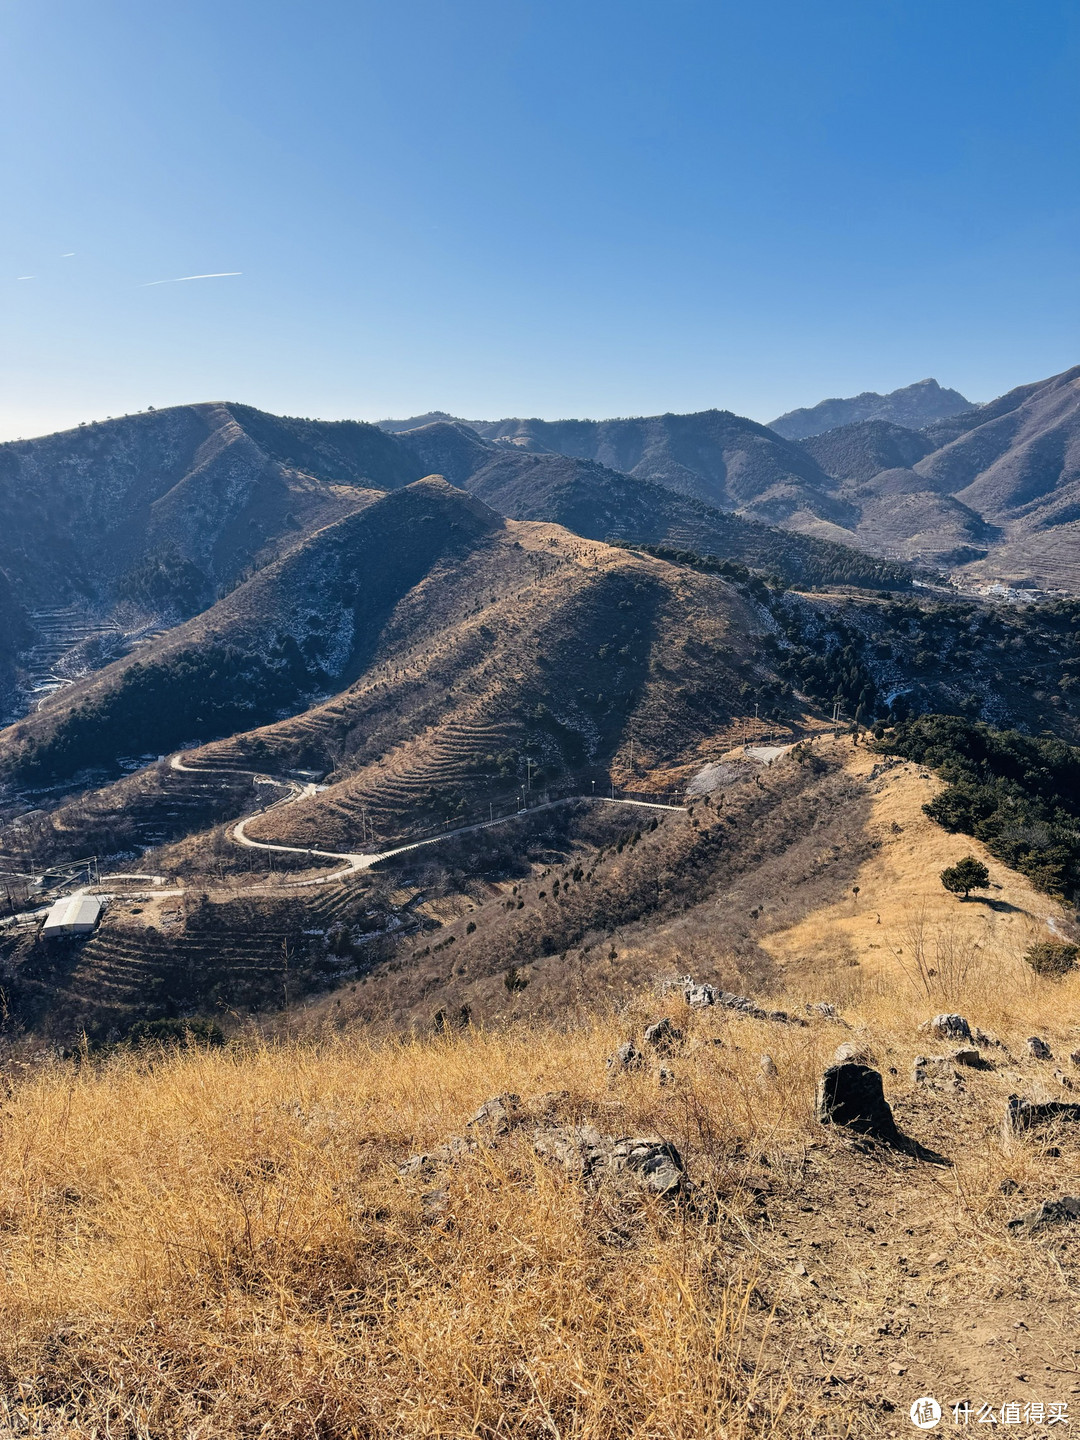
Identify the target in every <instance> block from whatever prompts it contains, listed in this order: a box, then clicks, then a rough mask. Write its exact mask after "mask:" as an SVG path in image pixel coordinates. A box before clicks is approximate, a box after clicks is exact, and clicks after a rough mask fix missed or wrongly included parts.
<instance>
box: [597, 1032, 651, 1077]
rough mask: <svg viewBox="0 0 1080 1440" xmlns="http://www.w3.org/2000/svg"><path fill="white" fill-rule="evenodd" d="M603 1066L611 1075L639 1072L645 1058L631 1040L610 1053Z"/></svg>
mask: <svg viewBox="0 0 1080 1440" xmlns="http://www.w3.org/2000/svg"><path fill="white" fill-rule="evenodd" d="M605 1064H606V1065H607V1068H608V1069H609V1070H610V1071H611V1073H612V1074H613V1075H621V1074H624V1073H625V1072H626V1071H628V1070H640V1069H641V1067H642V1066H643V1065H644V1064H645V1056H644V1055H642V1053H641V1051H640V1050H639V1049H638V1048H637V1046H636V1045H635V1044H634V1042H633V1041H632V1040H627V1041H625V1043H624V1044H622V1045H620V1046H619V1048H618V1049H617V1050H613V1051H612V1052H611V1054H610V1055H609V1056H608V1057H607V1060H606V1061H605Z"/></svg>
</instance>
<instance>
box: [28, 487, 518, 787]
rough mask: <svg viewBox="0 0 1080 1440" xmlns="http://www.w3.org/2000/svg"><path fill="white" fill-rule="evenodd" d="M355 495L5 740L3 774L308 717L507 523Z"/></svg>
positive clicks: (449, 504)
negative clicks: (392, 627) (351, 506)
mask: <svg viewBox="0 0 1080 1440" xmlns="http://www.w3.org/2000/svg"><path fill="white" fill-rule="evenodd" d="M353 495H354V497H355V502H354V503H357V504H361V505H362V508H360V509H358V510H355V511H354V513H353V514H351V515H347V516H346V517H345V518H344V519H342V520H336V521H334V522H333V523H331V524H329V525H327V526H324V527H323V528H322V529H320V530H316V531H315V532H314V533H313V534H312V535H310V536H309V537H308V538H307V539H305V540H304V541H303V542H301V543H300V544H299V545H297V546H296V547H295V548H294V549H293V550H291V551H290V552H289V553H288V554H286V555H285V556H284V557H283V558H282V559H280V560H276V561H273V562H272V563H270V564H268V565H266V566H265V567H264V568H263V569H261V570H259V571H258V572H257V573H256V574H255V575H254V576H253V577H252V578H251V579H250V580H247V581H245V582H244V583H243V584H242V585H240V586H238V588H237V589H236V590H234V591H233V592H232V593H231V594H230V595H228V596H227V597H226V598H225V599H223V600H220V601H218V603H217V604H216V605H214V606H212V607H211V608H210V609H209V610H207V611H205V612H204V613H203V614H201V615H199V616H197V617H196V618H195V619H193V620H189V621H187V622H186V623H185V624H183V625H180V626H176V627H174V628H173V629H171V630H169V631H167V632H166V633H165V634H164V635H162V636H160V637H159V638H158V639H156V640H154V641H153V642H151V643H150V644H149V645H147V646H146V647H144V648H143V649H141V650H140V651H138V652H137V654H135V655H134V656H129V657H127V658H125V659H122V660H119V661H116V662H115V663H114V664H112V665H110V666H108V667H107V668H105V669H104V670H102V671H100V672H98V673H96V674H94V675H91V676H89V677H87V678H86V679H84V680H82V681H80V682H78V683H76V684H74V685H72V686H70V687H68V688H67V689H65V690H62V691H60V692H59V693H58V694H56V695H55V696H53V697H52V698H51V699H49V700H48V701H46V702H45V704H44V705H42V706H41V707H40V708H39V709H38V710H37V711H36V712H35V713H34V714H32V715H30V716H28V717H27V718H26V719H25V720H23V721H21V722H20V723H19V724H17V725H16V726H14V727H10V728H9V729H8V730H6V731H4V732H2V734H0V762H2V763H3V765H4V766H5V768H6V769H7V770H8V772H9V773H12V774H16V775H22V776H25V777H27V778H35V777H36V778H42V779H50V778H53V779H55V778H64V777H67V776H70V775H72V774H73V773H74V772H75V771H78V770H80V769H83V768H84V767H86V766H104V767H109V766H111V765H113V764H114V763H115V761H116V758H117V757H118V756H119V755H124V754H139V753H141V752H142V751H146V750H148V751H150V752H151V753H160V752H162V751H166V750H170V749H173V748H175V747H176V746H177V745H178V744H180V743H181V742H182V741H183V740H185V739H190V738H191V737H192V736H194V735H199V734H203V735H205V734H206V733H207V732H209V733H211V734H213V733H217V734H221V733H226V734H228V733H231V731H233V730H235V729H240V728H246V725H248V724H250V723H252V722H253V721H257V720H261V719H269V718H271V717H272V716H273V715H275V714H278V713H281V712H282V710H283V709H284V710H287V711H294V710H296V709H298V708H303V707H304V705H305V703H306V702H308V701H310V699H311V697H312V696H313V695H314V694H316V693H317V692H318V691H320V690H325V689H326V688H331V689H332V688H335V687H337V686H340V685H341V684H343V683H346V682H347V680H348V679H349V678H351V677H352V676H353V675H354V674H356V673H358V672H359V671H360V670H362V669H363V668H364V667H365V666H366V665H367V664H368V663H370V659H371V656H372V654H373V653H374V652H375V650H376V649H377V647H378V644H379V637H380V632H381V630H382V628H383V626H384V625H385V624H386V623H387V621H388V619H389V617H390V616H391V614H392V613H393V611H394V608H395V606H396V605H398V603H399V602H400V601H401V600H402V599H403V598H404V597H405V596H407V595H408V593H409V592H410V591H411V590H412V588H413V587H414V586H416V585H417V584H418V583H419V582H420V581H421V580H423V579H424V578H425V577H429V576H430V574H431V572H432V570H433V569H435V568H437V567H438V566H439V565H440V564H442V565H446V566H448V567H450V568H452V567H453V565H454V563H455V561H456V560H457V558H458V557H460V556H462V555H464V554H467V553H468V551H469V550H470V549H472V548H474V547H475V546H477V545H483V543H484V541H485V540H486V538H487V537H489V536H490V535H491V534H492V533H493V532H495V531H497V530H498V528H499V524H500V522H499V518H498V517H497V516H496V515H495V514H494V513H493V512H491V511H490V510H488V509H487V508H486V507H485V506H483V505H482V504H481V503H480V502H479V501H477V500H474V499H472V498H471V497H470V496H467V495H465V494H464V493H462V492H461V491H458V490H455V489H453V487H451V486H449V485H447V484H446V482H445V481H443V480H440V479H438V478H437V477H432V478H431V479H429V480H426V481H421V482H416V483H415V484H413V485H410V486H407V487H405V488H403V489H402V490H399V491H395V492H391V493H389V494H387V495H383V496H378V495H375V494H372V493H371V492H363V491H355V492H353Z"/></svg>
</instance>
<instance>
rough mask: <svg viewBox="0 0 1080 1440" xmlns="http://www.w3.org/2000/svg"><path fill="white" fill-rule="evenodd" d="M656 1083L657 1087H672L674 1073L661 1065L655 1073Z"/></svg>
mask: <svg viewBox="0 0 1080 1440" xmlns="http://www.w3.org/2000/svg"><path fill="white" fill-rule="evenodd" d="M656 1083H657V1084H658V1085H674V1084H675V1071H674V1070H669V1069H668V1067H667V1066H666V1065H661V1066H660V1069H659V1070H658V1071H657V1072H656Z"/></svg>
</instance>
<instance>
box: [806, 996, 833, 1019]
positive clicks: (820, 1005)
mask: <svg viewBox="0 0 1080 1440" xmlns="http://www.w3.org/2000/svg"><path fill="white" fill-rule="evenodd" d="M806 1012H807V1014H808V1015H821V1016H822V1017H823V1018H824V1019H826V1020H839V1019H840V1012H839V1011H838V1010H837V1008H836V1006H835V1005H833V1004H831V1003H830V1002H829V1001H828V1000H814V1001H811V1002H810V1003H809V1004H808V1005H807V1007H806Z"/></svg>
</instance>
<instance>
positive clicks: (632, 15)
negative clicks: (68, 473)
mask: <svg viewBox="0 0 1080 1440" xmlns="http://www.w3.org/2000/svg"><path fill="white" fill-rule="evenodd" d="M1078 74H1080V7H1078V6H1077V5H1076V4H1075V3H1073V0H1037V3H1035V4H1031V3H1025V0H1009V3H1005V0H977V3H976V0H926V3H924V0H906V3H896V0H850V3H849V0H817V3H811V0H738V3H730V0H708V3H701V0H617V3H615V0H380V3H367V0H350V3H344V0H303V3H301V0H289V3H285V0H259V3H254V0H217V3H213V4H211V3H207V0H185V3H183V4H181V5H168V6H166V5H154V4H147V3H146V0H138V3H133V0H0V121H2V125H3V135H2V138H0V187H2V188H0V195H2V196H3V204H2V205H0V305H2V310H0V437H3V438H10V437H13V436H19V435H32V434H39V433H42V432H45V431H48V430H51V429H55V428H59V427H61V426H66V425H71V424H75V423H77V422H78V421H80V420H86V419H91V418H95V417H100V416H104V415H107V414H111V415H118V414H122V413H126V412H128V411H134V410H140V409H143V408H145V407H146V406H148V405H155V406H157V407H161V406H164V405H170V404H177V403H183V402H188V401H194V400H204V399H230V400H242V401H246V402H248V403H251V404H255V405H260V406H262V407H264V408H266V409H270V410H274V411H278V412H280V413H287V414H297V415H319V416H325V417H340V416H354V417H358V418H363V419H377V418H381V417H383V416H387V415H395V416H400V415H407V414H414V413H417V412H419V411H423V410H427V409H429V408H440V409H446V410H450V411H452V412H454V413H457V414H462V415H465V416H467V417H470V418H487V417H492V418H493V417H497V416H502V415H510V414H516V415H541V416H547V417H556V416H569V415H588V416H594V417H596V416H602V415H618V414H623V415H625V414H643V413H656V412H659V411H664V410H683V411H685V410H696V409H703V408H706V407H708V406H712V405H716V406H720V407H723V408H727V409H732V410H735V411H737V412H739V413H741V414H748V415H751V416H753V417H754V418H755V419H759V420H768V419H770V418H771V417H772V416H773V415H775V414H778V413H779V412H781V411H783V410H786V409H789V408H791V407H793V406H795V405H800V404H811V403H813V402H815V401H817V400H819V399H821V398H823V397H824V396H826V395H835V394H853V393H856V392H858V391H859V390H863V389H877V390H886V389H891V388H893V387H895V386H897V385H902V384H907V383H909V382H910V381H912V380H917V379H920V378H922V377H924V376H926V375H935V376H936V377H937V378H938V379H939V380H941V382H942V383H943V384H950V385H954V386H956V387H958V388H959V389H961V390H963V391H964V393H965V394H967V395H969V396H970V397H972V398H974V399H980V400H982V399H989V398H990V397H991V396H993V395H995V394H998V393H1000V392H1001V391H1003V390H1006V389H1009V388H1010V387H1011V386H1013V385H1016V384H1020V383H1023V382H1025V381H1028V380H1033V379H1037V378H1039V377H1041V376H1044V375H1050V374H1053V373H1055V372H1056V371H1059V370H1062V369H1064V368H1066V367H1067V366H1069V365H1071V364H1074V363H1076V362H1077V361H1080V341H1078V320H1080V267H1078V265H1077V248H1078V246H1077V241H1078V236H1080V225H1078V221H1080V203H1078V200H1080V196H1078V189H1080V163H1078V162H1080V124H1078V121H1080V86H1078V85H1077V83H1076V77H1077V75H1078ZM228 271H239V272H241V273H240V274H237V275H227V276H225V277H223V278H215V279H205V280H191V281H183V282H181V283H176V284H164V285H153V284H150V283H149V282H152V281H159V280H171V279H174V278H175V277H180V276H186V275H203V274H207V273H216V272H228ZM22 276H28V277H32V278H28V279H21V278H19V277H22Z"/></svg>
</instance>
